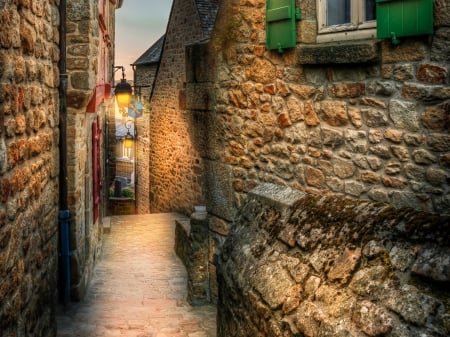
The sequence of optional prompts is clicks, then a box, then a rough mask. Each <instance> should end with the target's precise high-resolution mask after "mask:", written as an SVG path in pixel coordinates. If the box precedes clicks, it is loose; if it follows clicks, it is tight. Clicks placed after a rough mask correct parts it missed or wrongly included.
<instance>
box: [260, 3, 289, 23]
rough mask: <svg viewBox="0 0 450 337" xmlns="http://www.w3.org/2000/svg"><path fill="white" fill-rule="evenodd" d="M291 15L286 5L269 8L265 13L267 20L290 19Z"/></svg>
mask: <svg viewBox="0 0 450 337" xmlns="http://www.w3.org/2000/svg"><path fill="white" fill-rule="evenodd" d="M291 17H292V15H291V9H290V8H289V7H288V6H285V7H281V8H275V9H269V10H268V11H267V14H266V20H267V22H273V21H279V20H285V19H290V18H291Z"/></svg>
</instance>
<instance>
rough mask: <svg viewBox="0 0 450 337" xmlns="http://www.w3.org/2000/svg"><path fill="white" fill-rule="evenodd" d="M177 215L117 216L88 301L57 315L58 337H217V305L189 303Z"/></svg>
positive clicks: (111, 224) (61, 311) (73, 305)
mask: <svg viewBox="0 0 450 337" xmlns="http://www.w3.org/2000/svg"><path fill="white" fill-rule="evenodd" d="M176 219H183V217H182V216H181V215H179V214H176V213H164V214H150V215H128V216H113V217H111V218H110V229H109V230H110V232H109V234H106V235H104V236H103V248H102V254H101V256H100V259H99V261H97V266H96V267H95V270H94V273H93V277H92V280H91V283H90V285H89V289H88V291H87V294H86V296H85V298H84V299H83V300H82V301H81V302H76V303H74V302H72V303H70V305H68V306H67V307H66V308H64V307H59V308H58V312H57V325H58V334H57V336H58V337H78V336H79V337H115V336H127V337H165V336H169V337H216V307H215V306H214V305H206V306H199V307H192V306H191V305H189V303H188V302H187V301H186V297H187V290H186V287H187V274H186V270H185V268H184V266H183V264H182V262H181V261H180V260H179V258H178V257H177V256H176V254H175V251H174V243H175V220H176Z"/></svg>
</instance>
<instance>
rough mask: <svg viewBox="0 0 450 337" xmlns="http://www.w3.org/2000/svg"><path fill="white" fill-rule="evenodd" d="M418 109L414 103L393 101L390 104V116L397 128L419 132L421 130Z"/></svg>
mask: <svg viewBox="0 0 450 337" xmlns="http://www.w3.org/2000/svg"><path fill="white" fill-rule="evenodd" d="M416 109H417V107H416V104H414V103H411V102H407V101H401V100H397V99H393V100H391V102H390V103H389V116H390V118H391V119H392V121H393V122H394V124H395V126H396V127H397V128H400V129H404V130H406V131H417V130H419V120H418V114H417V110H416Z"/></svg>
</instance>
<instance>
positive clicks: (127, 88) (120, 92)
mask: <svg viewBox="0 0 450 337" xmlns="http://www.w3.org/2000/svg"><path fill="white" fill-rule="evenodd" d="M114 69H122V78H121V79H120V82H119V83H118V84H117V85H116V87H115V88H114V95H115V96H116V102H117V105H118V106H119V108H125V109H126V108H128V106H129V104H130V101H131V96H132V94H133V89H132V88H131V85H130V84H129V83H128V82H127V80H126V79H125V68H124V67H123V66H114ZM114 71H116V70H114Z"/></svg>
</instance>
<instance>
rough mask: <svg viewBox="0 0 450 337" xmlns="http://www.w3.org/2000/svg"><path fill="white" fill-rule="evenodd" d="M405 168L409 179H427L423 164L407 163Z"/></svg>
mask: <svg viewBox="0 0 450 337" xmlns="http://www.w3.org/2000/svg"><path fill="white" fill-rule="evenodd" d="M404 170H405V175H406V177H407V178H409V179H414V180H416V181H424V179H425V169H424V168H423V167H422V166H417V165H414V164H410V163H408V164H406V165H405V167H404Z"/></svg>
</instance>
